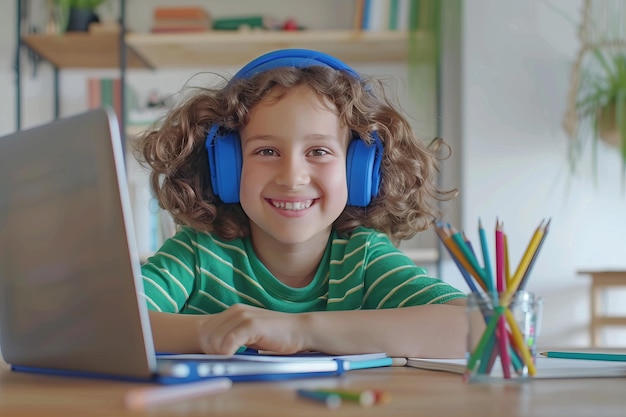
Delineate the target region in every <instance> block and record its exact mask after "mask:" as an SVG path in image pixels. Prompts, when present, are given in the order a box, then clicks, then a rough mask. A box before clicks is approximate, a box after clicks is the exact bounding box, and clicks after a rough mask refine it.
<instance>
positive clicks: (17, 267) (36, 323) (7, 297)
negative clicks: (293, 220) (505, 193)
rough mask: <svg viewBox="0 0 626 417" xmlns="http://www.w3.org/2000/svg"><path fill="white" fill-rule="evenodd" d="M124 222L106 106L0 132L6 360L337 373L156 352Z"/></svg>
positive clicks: (76, 366)
mask: <svg viewBox="0 0 626 417" xmlns="http://www.w3.org/2000/svg"><path fill="white" fill-rule="evenodd" d="M131 221H132V219H131V208H130V199H129V195H128V189H127V182H126V177H125V169H124V153H123V151H122V146H121V139H120V133H119V126H118V124H117V121H116V119H115V116H114V114H113V112H112V111H109V110H104V109H98V110H91V111H88V112H86V113H81V114H79V115H76V116H73V117H69V118H65V119H59V120H56V121H53V122H51V123H48V124H46V125H43V126H39V127H35V128H32V129H28V130H22V131H18V132H16V133H13V134H10V135H8V136H5V137H2V138H0V345H1V351H2V355H3V356H4V359H5V361H6V362H7V363H9V364H10V365H12V368H13V369H14V370H22V371H33V372H51V373H58V372H60V373H70V374H74V373H75V374H78V375H82V374H85V373H86V374H88V375H105V376H113V377H116V376H117V377H123V378H130V379H139V380H145V379H149V380H157V381H159V380H161V381H164V382H175V381H189V380H195V379H200V378H205V377H212V376H216V375H220V376H229V377H233V379H235V380H237V378H239V379H242V380H247V379H264V378H265V377H267V376H269V377H270V378H275V377H280V376H284V377H291V376H294V377H295V376H306V375H309V374H311V375H312V374H317V375H319V374H321V373H323V374H336V373H337V371H338V369H337V365H336V364H335V363H332V361H329V362H328V363H324V364H322V363H321V362H320V361H316V362H313V361H312V362H311V363H307V362H304V361H303V362H298V363H284V364H276V363H274V364H271V363H270V364H268V363H256V362H254V361H238V360H236V359H232V360H228V366H227V367H226V369H228V372H225V371H224V369H225V367H224V365H225V363H224V361H223V360H215V361H201V362H202V363H201V366H196V365H197V363H196V362H195V361H174V360H169V359H167V355H166V356H165V357H164V358H165V359H163V358H162V357H160V356H159V357H158V359H159V360H157V355H155V352H154V347H153V341H152V336H151V332H150V326H149V317H148V312H147V307H146V304H145V300H144V299H143V298H142V297H141V295H140V294H141V293H142V292H143V287H142V280H141V274H140V266H139V255H138V253H137V249H136V244H135V236H134V228H133V225H132V223H131ZM213 364H214V365H215V368H212V365H213ZM164 370H167V373H166V374H163V372H164ZM164 378H169V379H167V380H165V379H164Z"/></svg>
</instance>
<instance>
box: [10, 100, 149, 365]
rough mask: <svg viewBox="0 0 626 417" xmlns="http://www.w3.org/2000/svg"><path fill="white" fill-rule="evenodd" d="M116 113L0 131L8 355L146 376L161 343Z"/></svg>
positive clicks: (13, 360)
mask: <svg viewBox="0 0 626 417" xmlns="http://www.w3.org/2000/svg"><path fill="white" fill-rule="evenodd" d="M130 213H131V210H130V206H129V197H128V191H127V184H126V179H125V175H124V162H123V152H122V148H121V140H120V135H119V127H118V125H117V121H116V120H115V116H114V115H112V113H110V112H107V111H105V110H102V109H98V110H92V111H89V112H86V113H82V114H79V115H76V116H73V117H69V118H65V119H60V120H56V121H53V122H51V123H49V124H46V125H42V126H39V127H35V128H32V129H28V130H22V131H18V132H16V133H13V134H10V135H8V136H5V137H3V138H0V230H1V231H2V232H1V234H0V344H1V345H2V354H3V356H4V358H5V360H6V361H7V362H8V363H10V364H12V365H22V366H32V367H43V368H53V369H65V370H76V371H87V372H98V373H103V372H104V373H109V374H114V375H123V376H137V377H146V376H149V375H150V373H151V372H152V371H153V369H154V365H155V359H154V356H155V355H154V352H153V344H152V339H151V335H150V332H149V326H148V316H147V311H146V307H145V305H144V301H143V300H142V299H139V297H138V291H137V289H138V288H141V287H139V286H140V285H142V284H141V280H140V277H139V275H138V274H139V261H138V255H137V251H136V249H135V237H134V233H133V227H132V223H131V217H130Z"/></svg>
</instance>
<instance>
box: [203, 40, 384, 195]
mask: <svg viewBox="0 0 626 417" xmlns="http://www.w3.org/2000/svg"><path fill="white" fill-rule="evenodd" d="M312 66H324V67H328V68H332V69H335V70H339V71H345V72H347V73H348V74H350V75H351V76H353V77H355V78H356V79H359V80H360V79H361V77H360V75H359V74H358V73H357V72H356V71H355V70H353V69H352V68H350V67H349V66H348V65H346V64H344V63H343V62H341V61H340V60H338V59H337V58H334V57H332V56H330V55H327V54H324V53H322V52H318V51H313V50H308V49H282V50H278V51H274V52H269V53H267V54H265V55H261V56H260V57H258V58H255V59H254V60H252V61H251V62H249V63H248V64H246V65H245V66H243V67H242V68H241V69H240V70H239V71H238V72H237V73H236V74H235V75H234V76H233V78H232V80H245V79H249V78H252V77H254V76H255V75H257V74H259V73H262V72H265V71H269V70H272V69H275V68H285V67H294V68H307V67H312ZM371 136H372V139H373V142H374V143H373V144H372V145H370V144H367V143H366V142H365V141H363V140H362V139H361V138H360V137H358V136H356V137H355V138H354V139H353V140H351V141H350V144H349V145H348V152H347V160H346V178H347V182H348V205H350V206H358V207H365V206H367V205H369V203H370V202H371V199H372V198H373V197H376V196H377V195H378V189H379V186H380V166H381V162H382V155H383V145H382V141H381V140H380V137H379V136H378V134H377V133H376V131H373V132H371ZM205 146H206V149H207V152H208V160H209V161H208V162H209V169H210V173H211V185H212V186H213V193H214V194H215V195H216V196H218V197H219V198H220V199H221V200H222V201H223V202H224V203H227V204H230V203H238V202H239V189H240V182H241V167H242V163H243V161H242V156H241V143H240V140H239V134H238V133H237V132H233V131H226V132H224V129H221V127H220V126H219V125H212V126H211V127H210V128H209V131H208V133H207V138H206V141H205Z"/></svg>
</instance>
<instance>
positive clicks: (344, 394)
mask: <svg viewBox="0 0 626 417" xmlns="http://www.w3.org/2000/svg"><path fill="white" fill-rule="evenodd" d="M314 391H315V392H321V393H323V394H336V395H338V396H339V398H341V399H342V400H348V401H354V402H357V403H359V404H360V405H362V406H364V407H369V406H371V405H373V404H374V403H375V402H376V394H375V393H374V391H372V390H363V391H350V390H342V389H324V388H320V389H316V390H314Z"/></svg>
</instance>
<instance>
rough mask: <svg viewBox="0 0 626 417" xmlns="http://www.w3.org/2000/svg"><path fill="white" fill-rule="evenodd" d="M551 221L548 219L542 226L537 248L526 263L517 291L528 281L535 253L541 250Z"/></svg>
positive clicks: (535, 257)
mask: <svg viewBox="0 0 626 417" xmlns="http://www.w3.org/2000/svg"><path fill="white" fill-rule="evenodd" d="M551 221H552V219H548V222H547V223H546V224H545V226H543V233H542V234H541V240H540V241H539V245H538V246H537V250H536V251H535V252H534V253H533V256H532V258H531V260H530V263H529V264H528V268H526V272H525V273H524V276H523V277H522V280H521V282H520V284H519V287H518V291H521V290H523V289H524V288H526V283H527V281H528V277H529V276H530V271H531V270H532V269H533V265H534V264H535V261H536V260H537V255H539V251H540V250H541V246H542V245H543V241H544V240H546V235H547V234H548V230H549V227H550V222H551Z"/></svg>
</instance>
